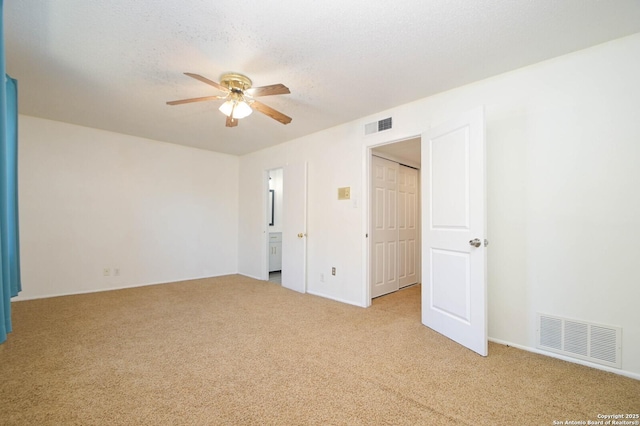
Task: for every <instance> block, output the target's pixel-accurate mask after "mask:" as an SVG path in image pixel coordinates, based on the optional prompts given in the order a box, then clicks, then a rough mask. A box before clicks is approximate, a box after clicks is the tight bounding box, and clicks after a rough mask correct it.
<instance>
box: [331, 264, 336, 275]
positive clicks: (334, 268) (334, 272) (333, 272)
mask: <svg viewBox="0 0 640 426" xmlns="http://www.w3.org/2000/svg"><path fill="white" fill-rule="evenodd" d="M335 274H336V267H335V266H334V267H333V268H331V275H335Z"/></svg>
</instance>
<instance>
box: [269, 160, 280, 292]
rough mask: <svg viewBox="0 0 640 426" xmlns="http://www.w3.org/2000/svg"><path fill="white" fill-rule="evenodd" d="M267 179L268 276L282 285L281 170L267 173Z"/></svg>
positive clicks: (270, 279)
mask: <svg viewBox="0 0 640 426" xmlns="http://www.w3.org/2000/svg"><path fill="white" fill-rule="evenodd" d="M267 179H268V190H269V192H268V206H267V218H266V220H267V229H268V248H267V249H268V253H267V259H268V267H269V269H268V274H269V275H268V276H269V281H271V282H274V283H277V284H282V200H283V189H284V185H283V169H282V168H279V169H273V170H269V171H268V172H267Z"/></svg>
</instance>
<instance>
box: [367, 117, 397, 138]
mask: <svg viewBox="0 0 640 426" xmlns="http://www.w3.org/2000/svg"><path fill="white" fill-rule="evenodd" d="M392 127H393V119H392V117H389V118H385V119H382V120H378V121H374V122H373V123H367V124H365V125H364V134H365V135H370V134H372V133H378V132H382V131H383V130H389V129H391V128H392Z"/></svg>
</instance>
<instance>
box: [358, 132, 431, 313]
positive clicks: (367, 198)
mask: <svg viewBox="0 0 640 426" xmlns="http://www.w3.org/2000/svg"><path fill="white" fill-rule="evenodd" d="M416 138H422V133H418V134H417V135H413V136H406V137H402V138H399V139H391V140H386V141H382V142H378V143H375V144H371V145H366V146H365V147H364V154H363V155H364V165H365V167H364V179H363V181H364V191H363V194H362V198H363V202H362V206H363V207H362V208H363V209H364V210H365V212H366V213H365V221H364V222H365V223H364V228H365V232H364V234H365V236H366V237H365V238H364V243H363V244H364V246H365V247H364V250H363V257H364V259H363V264H364V265H365V267H364V274H363V275H364V283H365V285H364V287H365V292H364V301H365V307H369V306H371V300H372V298H371V263H372V259H371V256H372V250H371V241H372V239H371V238H370V237H371V235H372V226H373V217H372V214H373V213H372V211H371V210H372V209H371V201H372V199H371V188H372V182H371V169H372V160H371V157H372V156H373V150H374V149H375V148H379V147H381V146H384V145H391V144H395V143H399V142H404V141H408V140H411V139H416ZM392 161H397V160H392ZM419 171H420V173H422V172H423V169H422V164H420V169H419ZM421 199H422V187H420V188H419V191H418V206H420V205H421V204H422V203H421ZM418 239H419V241H418V243H419V244H418V247H419V248H420V250H419V251H420V256H419V259H418V261H419V263H418V265H416V266H417V268H418V276H422V214H420V215H419V217H418Z"/></svg>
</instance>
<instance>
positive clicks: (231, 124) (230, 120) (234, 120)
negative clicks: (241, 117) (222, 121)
mask: <svg viewBox="0 0 640 426" xmlns="http://www.w3.org/2000/svg"><path fill="white" fill-rule="evenodd" d="M237 125H238V119H237V118H231V117H227V124H226V126H227V127H236V126H237Z"/></svg>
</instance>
